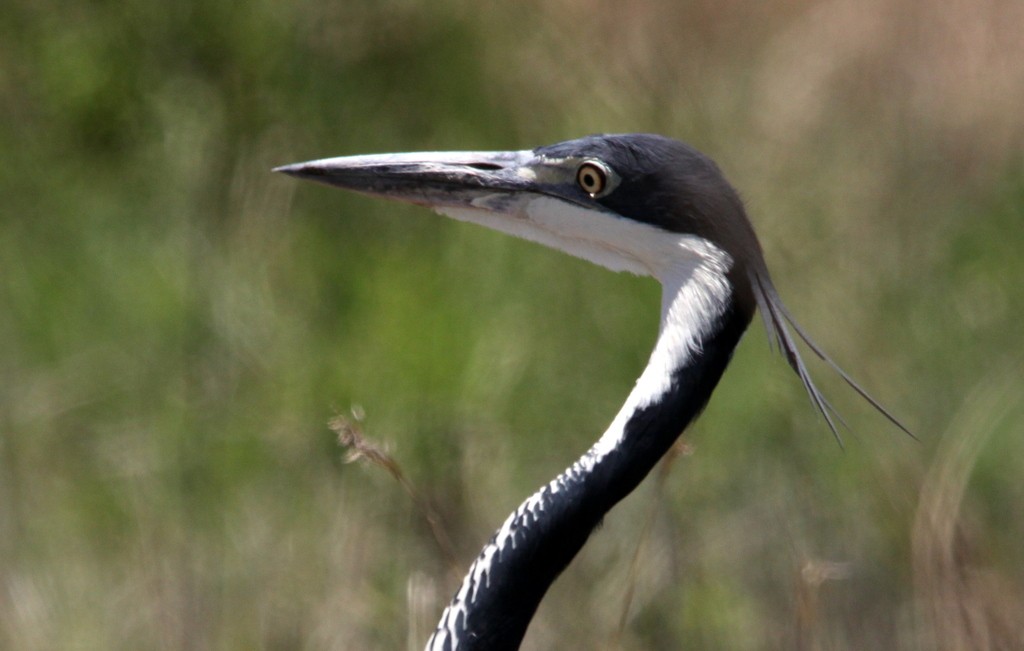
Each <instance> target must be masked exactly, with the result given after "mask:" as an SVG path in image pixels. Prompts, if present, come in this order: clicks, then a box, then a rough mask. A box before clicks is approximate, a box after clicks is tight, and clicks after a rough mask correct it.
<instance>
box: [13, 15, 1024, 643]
mask: <svg viewBox="0 0 1024 651" xmlns="http://www.w3.org/2000/svg"><path fill="white" fill-rule="evenodd" d="M1022 31H1024V5H1022V4H1021V3H1020V2H1019V1H1018V0H974V1H972V2H966V1H954V2H943V3H939V2H937V1H934V0H898V1H897V2H883V1H882V0H867V1H866V2H854V1H853V0H829V1H825V2H810V1H797V2H781V1H779V2H764V3H755V4H750V3H718V2H682V3H675V2H671V1H670V0H642V1H640V2H631V3H628V4H627V3H611V2H597V3H585V2H571V1H557V2H549V3H540V2H527V3H506V4H496V5H494V4H490V3H468V2H460V1H457V0H451V1H447V2H445V1H441V2H429V3H428V2H413V1H411V0H388V1H384V2H380V1H375V2H366V1H352V0H348V1H345V2H341V3H319V2H297V3H274V2H269V1H266V0H257V1H255V2H249V3H241V2H232V1H230V0H206V1H204V2H194V1H186V2H180V3H168V4H166V5H164V4H160V3H151V2H141V1H140V0H126V1H122V2H117V3H115V2H104V1H95V2H82V1H77V2H76V1H72V2H65V3H59V4H57V3H53V2H47V1H46V0H43V1H39V0H34V1H32V2H29V1H27V0H7V2H5V5H4V11H3V12H0V117H2V122H0V151H3V152H4V155H3V160H4V163H3V166H2V169H0V197H2V203H0V647H2V648H9V649H25V650H33V649H40V650H43V649H259V648H265V649H300V648H302V649H307V648H308V649H356V650H360V649H399V648H408V649H415V648H419V647H420V646H421V645H422V644H423V642H424V641H425V639H426V636H427V634H428V632H429V631H430V630H431V629H432V627H433V623H434V621H435V619H436V617H437V615H438V613H439V612H440V609H441V608H442V607H443V605H444V604H445V603H446V602H447V599H448V597H449V595H450V594H451V593H452V591H453V589H454V587H455V585H456V581H457V576H458V572H460V571H461V568H462V567H463V566H465V565H467V564H468V562H469V559H471V558H472V557H473V555H474V554H475V553H476V550H477V548H478V546H479V545H480V544H482V542H483V541H484V540H485V539H486V538H487V537H488V536H489V535H490V533H491V531H492V530H493V529H494V528H495V527H496V526H497V525H498V524H499V523H500V522H501V521H502V520H503V519H504V517H505V515H506V513H507V512H508V511H509V510H511V509H512V508H513V507H514V506H516V505H517V504H518V502H519V501H520V500H521V499H522V498H523V497H524V496H525V495H527V494H528V493H530V492H531V491H532V490H533V489H534V487H536V486H538V485H539V484H541V483H542V482H544V481H546V480H547V479H548V478H550V477H551V476H553V475H554V474H556V473H557V472H559V471H560V470H561V469H562V468H564V467H565V466H566V465H567V464H568V463H570V462H571V460H572V459H574V458H575V457H576V456H577V455H578V454H579V453H581V452H582V451H583V450H584V449H586V447H587V446H588V445H589V443H590V442H591V441H592V440H593V439H594V438H595V437H596V436H597V435H598V434H599V433H600V432H601V431H602V430H603V428H604V427H605V425H606V424H607V422H608V421H609V420H610V418H611V417H612V416H613V415H614V414H615V412H616V410H617V409H618V407H619V404H620V402H621V400H622V399H623V398H624V397H625V395H626V394H627V392H628V389H629V387H630V386H631V384H632V382H633V379H634V377H635V376H636V375H637V374H638V373H639V371H640V369H641V368H642V366H643V364H644V362H645V360H646V356H647V352H648V350H649V347H650V345H651V343H652V341H653V337H654V334H655V330H656V325H657V323H656V319H657V314H656V313H657V309H656V305H657V301H658V298H657V297H658V288H657V287H656V286H655V284H654V283H652V282H650V281H647V280H643V279H636V278H631V277H625V276H616V275H613V274H610V273H608V272H606V271H604V270H601V269H598V268H594V267H591V266H589V265H587V264H585V263H582V262H579V261H576V260H572V259H569V258H567V257H564V256H561V255H559V254H556V253H553V252H549V251H546V250H542V249H540V248H538V247H535V246H532V245H530V244H526V243H522V242H517V241H513V240H511V239H508V238H505V237H502V236H500V235H497V234H492V233H488V232H484V231H482V230H480V229H476V228H473V227H471V226H465V225H460V224H454V223H447V222H443V221H442V220H441V219H440V218H437V217H435V216H433V215H431V214H429V213H428V212H427V211H424V210H421V209H416V208H412V207H403V206H397V205H392V204H387V203H385V202H379V201H372V200H368V199H364V198H360V197H356V196H350V195H347V194H344V193H341V192H333V191H331V190H329V189H326V188H319V187H313V186H310V185H306V184H299V183H297V182H295V181H294V180H293V179H288V178H280V177H277V176H274V175H272V174H270V172H269V170H270V168H271V167H273V166H275V165H279V164H284V163H289V162H294V161H298V160H305V159H310V158H316V157H323V156H329V155H341V154H350V153H364V152H377V151H405V150H417V149H428V150H430V149H511V148H525V147H532V146H536V145H539V144H545V143H548V142H553V141H557V140H563V139H567V138H570V137H576V136H580V135H584V134H587V133H592V132H602V131H607V132H617V131H654V132H660V133H664V134H667V135H671V136H674V137H677V138H680V139H683V140H686V141H689V142H691V143H692V144H694V145H696V146H697V147H699V148H700V149H703V150H704V151H706V152H707V153H709V154H711V155H712V156H713V157H714V158H716V159H717V160H718V161H719V162H720V163H721V164H722V166H723V168H724V169H725V170H726V171H727V173H728V175H729V176H730V178H731V179H732V180H733V182H734V183H735V184H736V185H737V187H739V188H741V189H742V191H743V192H744V195H745V197H746V199H747V201H748V204H749V206H750V211H751V214H752V217H753V219H754V221H755V222H756V225H757V227H758V229H759V232H760V234H761V237H762V241H763V243H764V245H765V248H766V251H767V255H768V259H769V263H770V265H772V267H773V269H774V273H775V276H776V282H777V284H778V285H779V287H780V288H781V290H782V292H783V294H784V295H785V297H786V298H787V300H788V302H789V304H790V307H791V308H792V310H793V311H794V312H795V313H796V314H798V315H799V316H800V318H801V320H802V322H803V323H804V325H805V326H806V327H807V328H808V329H809V330H810V331H811V332H813V333H815V334H816V335H817V337H818V339H819V341H820V342H821V343H822V344H823V345H824V346H825V347H826V348H827V349H828V350H829V351H831V352H832V353H834V355H835V357H836V358H837V359H838V360H839V361H841V362H842V363H843V364H844V365H845V366H846V367H847V369H848V370H849V371H850V372H851V373H852V374H853V375H854V376H855V377H858V378H860V379H861V380H862V382H863V383H864V384H865V386H867V387H869V388H870V390H872V392H873V393H875V394H876V395H878V396H880V397H882V398H883V401H884V402H885V403H886V404H888V405H889V406H890V407H891V408H892V409H893V410H894V411H895V412H896V413H898V414H899V415H900V416H901V417H903V418H904V419H905V420H906V421H907V422H908V423H909V424H910V425H911V427H913V428H914V429H915V430H916V431H917V432H919V433H920V436H921V438H922V442H921V443H920V444H915V443H913V442H912V441H910V440H909V439H906V438H905V437H903V436H902V435H901V434H900V433H899V432H897V431H895V430H894V429H893V428H892V427H889V426H888V425H887V424H886V423H885V422H884V421H883V420H882V419H881V418H879V417H878V416H877V415H876V414H874V413H873V412H872V411H871V409H870V408H868V407H867V406H866V405H864V404H862V403H861V402H859V401H858V400H857V399H856V397H855V396H852V395H851V393H850V392H849V391H847V390H846V389H845V388H844V387H843V386H842V385H841V383H838V382H836V381H835V378H834V377H830V376H829V373H828V372H827V370H826V369H824V368H822V367H818V368H817V369H816V370H817V371H818V376H819V378H820V380H821V382H822V383H823V384H824V385H825V388H826V389H827V391H828V393H829V395H830V397H832V398H833V399H834V401H835V403H836V404H837V406H838V407H839V408H840V410H841V411H842V412H843V413H844V415H845V416H846V418H847V420H848V421H849V422H850V423H851V425H852V429H853V431H852V433H849V434H847V437H846V438H847V449H846V451H845V452H842V451H840V450H839V449H838V448H837V447H836V446H835V444H834V442H833V441H832V439H831V437H830V436H829V435H828V433H827V430H826V429H825V427H824V425H823V423H822V422H820V421H819V420H816V418H815V415H814V414H813V412H812V410H811V409H810V408H809V407H808V405H807V404H806V398H805V397H804V396H803V395H802V391H801V388H800V387H799V383H798V382H797V381H796V379H795V378H794V377H792V376H791V374H790V373H789V372H788V370H787V369H786V368H785V367H784V365H783V364H782V362H781V361H780V360H779V359H777V358H773V357H772V356H771V355H770V353H769V351H768V349H767V346H766V345H765V338H764V337H763V336H762V333H761V332H760V330H759V324H757V322H756V321H755V324H754V327H753V328H752V331H751V333H750V335H749V336H748V337H747V338H746V339H745V342H744V344H743V345H742V346H741V347H740V349H739V350H738V352H737V355H736V358H735V360H734V362H733V364H732V367H731V369H730V371H729V372H728V373H727V374H726V377H725V379H724V381H723V383H722V385H721V387H720V388H719V390H718V392H717V393H716V396H715V398H714V399H713V400H712V403H711V405H710V407H709V409H708V410H707V412H706V414H705V415H704V417H703V418H702V420H701V421H700V422H699V423H698V424H697V425H696V426H695V427H693V428H692V429H691V430H690V431H689V432H688V433H687V434H686V435H685V440H686V441H687V443H688V444H689V445H690V446H691V448H692V449H691V454H689V455H688V456H684V457H681V458H679V459H678V460H677V461H676V462H675V463H674V464H673V466H672V468H671V469H670V471H669V472H668V473H667V475H665V479H664V480H663V482H661V483H658V482H648V483H647V484H645V485H644V486H643V487H641V489H640V490H639V491H638V492H637V493H636V494H635V495H633V496H631V498H630V499H628V500H626V501H625V502H624V503H623V504H622V505H621V506H620V507H618V508H617V509H616V510H615V511H614V512H613V513H612V514H611V515H610V516H609V517H608V518H607V520H606V524H605V526H604V527H603V528H602V530H601V531H600V532H598V533H597V534H596V535H595V536H594V538H593V539H592V541H591V543H590V544H589V545H588V547H587V548H586V549H585V550H584V552H583V554H582V555H581V556H580V557H579V558H578V559H577V561H576V562H575V563H574V565H573V566H572V567H571V568H570V569H569V570H568V571H567V572H566V574H565V575H564V576H563V577H562V578H561V579H559V581H558V582H557V583H556V585H555V586H554V587H553V589H552V591H551V593H550V594H549V595H548V598H547V599H546V600H545V602H544V603H543V604H542V606H541V609H540V612H539V613H538V616H537V618H536V620H535V622H534V624H533V626H532V627H531V630H530V633H529V636H528V638H527V641H526V644H525V648H528V649H555V648H561V649H566V648H586V649H618V648H621V649H676V648H687V649H740V650H742V649H866V648H873V649H932V648H940V647H941V648H945V649H983V648H993V649H1020V648H1024V625H1022V624H1021V621H1022V620H1021V616H1020V615H1021V613H1022V612H1024V546H1022V545H1021V543H1020V541H1021V540H1022V539H1024V482H1021V481H1020V476H1021V475H1020V473H1021V471H1022V459H1024V437H1022V436H1021V434H1022V431H1024V409H1022V406H1021V398H1020V397H1021V393H1022V388H1024V387H1022V384H1024V382H1022V381H1024V338H1022V337H1021V334H1020V332H1021V330H1020V327H1021V326H1020V324H1021V323H1022V322H1024V282H1022V278H1024V256H1022V255H1021V251H1024V228H1022V222H1024V155H1022V152H1024V147H1022V145H1024V120H1021V112H1020V107H1021V106H1024V40H1022V39H1021V38H1020V34H1021V33H1022ZM353 406H357V408H358V409H360V410H362V411H363V412H365V420H364V421H363V424H362V426H363V428H364V430H365V432H366V434H367V435H368V436H370V437H371V438H372V439H374V440H375V441H377V442H378V443H381V444H383V445H385V446H386V447H387V448H388V449H389V450H390V452H391V454H392V455H393V457H394V458H395V459H396V460H397V462H398V463H400V464H401V466H402V468H403V469H404V472H405V474H406V476H407V477H408V479H409V481H410V482H411V483H412V484H413V485H414V486H416V487H417V488H416V490H417V491H418V492H419V495H420V497H421V498H422V499H424V500H426V501H428V502H429V503H430V504H432V505H433V506H434V508H435V509H437V510H438V512H439V514H440V517H441V518H442V520H443V522H444V527H445V530H446V532H447V533H448V535H449V537H450V538H451V539H452V540H453V541H454V544H455V547H456V555H457V556H458V558H457V562H456V567H455V568H454V571H453V568H452V567H451V566H450V563H449V562H448V561H447V560H446V559H445V558H444V555H443V554H442V552H441V551H440V549H439V547H438V545H437V543H436V541H435V539H434V537H433V535H432V534H431V531H430V528H429V527H428V526H427V524H426V522H425V521H424V519H423V518H422V516H421V514H420V512H419V510H418V509H417V507H416V505H415V504H414V503H413V501H412V500H410V499H409V498H408V496H407V495H406V494H405V493H404V492H403V490H402V488H401V487H400V486H399V485H398V484H396V483H395V482H394V481H392V479H391V478H390V477H389V476H388V475H387V474H386V473H384V472H381V471H379V470H378V469H376V468H373V467H368V466H366V465H365V464H348V465H346V464H344V463H343V460H342V457H343V455H344V453H343V451H342V450H341V449H339V447H338V445H337V443H336V441H335V438H334V434H333V433H332V432H331V431H330V430H329V429H328V427H327V422H328V420H329V419H330V418H331V417H332V416H334V415H336V414H346V413H348V412H349V410H350V409H351V408H352V407H353ZM648 525H649V533H647V534H646V535H641V533H640V532H641V530H643V529H644V527H645V526H648ZM638 545H642V547H641V549H640V552H639V555H638V560H637V563H636V564H635V566H631V558H632V557H633V554H634V551H635V550H636V549H637V546H638ZM631 567H633V569H631ZM629 593H631V594H632V601H631V602H630V604H629V606H628V608H627V607H626V606H625V605H624V604H625V602H626V595H627V594H629ZM624 612H625V617H624V621H625V625H624V626H623V627H620V626H619V621H620V619H621V618H623V613H624Z"/></svg>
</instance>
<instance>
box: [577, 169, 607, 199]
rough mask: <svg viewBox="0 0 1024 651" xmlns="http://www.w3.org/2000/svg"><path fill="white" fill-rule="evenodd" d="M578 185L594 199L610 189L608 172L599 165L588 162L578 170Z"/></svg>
mask: <svg viewBox="0 0 1024 651" xmlns="http://www.w3.org/2000/svg"><path fill="white" fill-rule="evenodd" d="M576 183H578V184H579V186H580V188H582V190H583V191H584V192H586V193H587V194H589V195H590V196H592V197H596V196H597V195H599V194H601V193H602V192H604V190H605V188H607V187H608V170H607V169H606V168H605V167H604V165H601V164H599V163H595V162H592V161H588V162H586V163H583V164H582V165H580V166H579V169H577V170H576Z"/></svg>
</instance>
